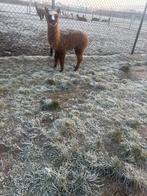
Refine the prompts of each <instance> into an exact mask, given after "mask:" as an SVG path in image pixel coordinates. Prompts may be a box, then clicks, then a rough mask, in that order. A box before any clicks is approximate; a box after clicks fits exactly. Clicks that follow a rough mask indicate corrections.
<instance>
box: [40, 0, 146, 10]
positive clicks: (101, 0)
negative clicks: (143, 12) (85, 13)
mask: <svg viewBox="0 0 147 196" xmlns="http://www.w3.org/2000/svg"><path fill="white" fill-rule="evenodd" d="M37 1H40V2H42V3H43V2H51V0H37ZM55 1H56V2H61V3H63V4H66V5H73V6H84V7H89V6H90V7H93V8H107V9H111V8H113V9H141V8H144V5H145V2H146V0H55Z"/></svg>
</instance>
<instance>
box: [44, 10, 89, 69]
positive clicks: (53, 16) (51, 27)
mask: <svg viewBox="0 0 147 196" xmlns="http://www.w3.org/2000/svg"><path fill="white" fill-rule="evenodd" d="M59 14H60V10H59V9H58V10H57V11H48V9H47V8H45V16H46V20H47V24H48V43H49V45H50V47H51V48H53V49H54V50H55V58H54V60H55V62H54V67H56V66H57V64H58V62H59V63H60V68H61V69H60V72H62V71H63V69H64V60H65V55H66V51H68V50H72V49H74V50H75V54H76V57H77V64H76V66H75V69H74V70H75V71H76V70H77V69H78V68H79V65H80V63H81V62H82V60H83V53H84V51H85V49H86V47H87V45H88V36H87V34H86V33H84V32H81V31H75V30H68V31H61V30H60V25H59Z"/></svg>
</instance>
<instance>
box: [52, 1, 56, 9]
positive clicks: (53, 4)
mask: <svg viewBox="0 0 147 196" xmlns="http://www.w3.org/2000/svg"><path fill="white" fill-rule="evenodd" d="M52 9H55V0H52Z"/></svg>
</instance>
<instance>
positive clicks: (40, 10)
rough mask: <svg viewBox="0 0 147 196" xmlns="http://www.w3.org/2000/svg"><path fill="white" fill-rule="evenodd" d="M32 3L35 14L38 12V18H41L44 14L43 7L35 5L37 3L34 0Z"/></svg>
mask: <svg viewBox="0 0 147 196" xmlns="http://www.w3.org/2000/svg"><path fill="white" fill-rule="evenodd" d="M34 4H35V8H36V12H37V14H38V16H39V18H40V20H43V18H44V15H45V13H44V9H43V8H39V7H38V6H37V3H36V2H35V3H34Z"/></svg>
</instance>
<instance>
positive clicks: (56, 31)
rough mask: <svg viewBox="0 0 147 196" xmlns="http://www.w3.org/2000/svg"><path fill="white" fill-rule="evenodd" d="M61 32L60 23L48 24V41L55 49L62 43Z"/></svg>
mask: <svg viewBox="0 0 147 196" xmlns="http://www.w3.org/2000/svg"><path fill="white" fill-rule="evenodd" d="M60 34H61V32H60V28H59V24H57V25H56V26H52V25H50V24H48V42H49V44H50V45H51V47H53V48H54V49H56V48H58V46H59V44H60Z"/></svg>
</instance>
